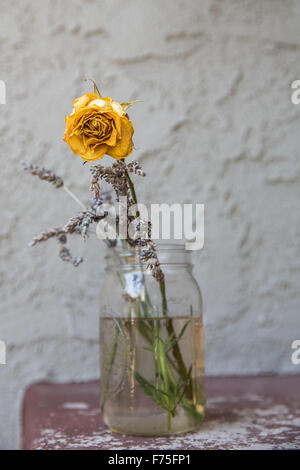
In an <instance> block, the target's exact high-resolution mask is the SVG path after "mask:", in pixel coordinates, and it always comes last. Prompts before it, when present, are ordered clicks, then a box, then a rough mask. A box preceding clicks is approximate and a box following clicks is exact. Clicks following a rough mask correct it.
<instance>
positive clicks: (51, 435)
mask: <svg viewBox="0 0 300 470" xmlns="http://www.w3.org/2000/svg"><path fill="white" fill-rule="evenodd" d="M207 396H208V400H207V416H206V419H205V421H204V423H203V425H202V427H201V428H200V429H199V430H198V431H197V432H194V433H188V434H185V435H182V436H174V437H157V438H145V437H142V438H139V437H131V436H123V435H120V434H116V433H112V432H111V431H109V430H108V429H107V428H106V426H105V424H104V423H103V421H102V418H101V413H100V411H99V385H98V383H96V382H90V383H80V384H78V383H77V384H59V385H58V384H48V383H38V384H35V385H32V386H31V387H30V388H29V389H28V390H27V392H26V394H25V398H24V409H23V448H24V449H99V450H102V449H113V450H120V449H135V450H138V449H178V450H181V449H182V450H183V449H186V450H189V449H300V406H299V405H300V375H298V376H281V377H277V376H274V377H223V378H221V377H218V378H208V379H207Z"/></svg>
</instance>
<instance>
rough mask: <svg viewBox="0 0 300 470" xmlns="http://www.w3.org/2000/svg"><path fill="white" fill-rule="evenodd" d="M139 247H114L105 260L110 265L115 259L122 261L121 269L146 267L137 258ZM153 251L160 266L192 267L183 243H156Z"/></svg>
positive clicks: (145, 263) (143, 262) (188, 253)
mask: <svg viewBox="0 0 300 470" xmlns="http://www.w3.org/2000/svg"><path fill="white" fill-rule="evenodd" d="M140 249H141V248H140V247H129V248H127V247H126V249H124V248H123V247H122V246H117V247H114V248H113V249H111V250H109V252H108V253H107V254H106V256H105V259H106V260H107V262H108V263H109V264H110V263H111V262H114V260H116V259H124V261H123V262H122V265H123V267H126V266H134V265H135V266H141V265H145V266H146V265H147V261H141V260H140V258H139V250H140ZM155 251H156V253H157V256H158V260H159V262H160V264H161V265H169V266H174V267H175V266H192V264H191V260H190V251H189V250H187V249H186V248H185V244H184V243H157V245H155Z"/></svg>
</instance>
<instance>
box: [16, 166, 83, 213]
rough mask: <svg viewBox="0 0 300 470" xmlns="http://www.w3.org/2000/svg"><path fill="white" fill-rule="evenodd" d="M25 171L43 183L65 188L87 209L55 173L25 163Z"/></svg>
mask: <svg viewBox="0 0 300 470" xmlns="http://www.w3.org/2000/svg"><path fill="white" fill-rule="evenodd" d="M22 165H23V166H24V170H25V171H28V172H29V173H31V174H32V175H34V176H38V177H39V178H40V179H41V180H43V181H49V182H50V183H53V184H54V185H55V186H56V188H63V189H64V191H65V192H66V193H67V194H68V195H69V196H70V197H71V198H72V199H73V200H74V201H75V202H76V203H77V204H78V205H79V206H80V207H81V208H82V209H85V205H84V204H83V203H82V202H81V201H80V199H78V197H77V196H76V195H75V194H74V193H73V192H72V191H71V190H70V189H69V188H68V187H67V186H66V185H65V183H64V181H63V179H62V178H61V177H60V176H57V175H56V174H55V173H54V172H53V171H51V170H46V169H45V168H40V167H39V166H37V165H32V164H31V163H27V162H25V161H23V162H22Z"/></svg>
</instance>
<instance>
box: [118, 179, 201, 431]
mask: <svg viewBox="0 0 300 470" xmlns="http://www.w3.org/2000/svg"><path fill="white" fill-rule="evenodd" d="M125 177H126V179H127V182H128V186H129V189H130V192H131V197H132V200H133V202H134V203H135V204H137V197H136V192H135V188H134V185H133V183H132V181H131V178H130V176H129V173H128V171H127V170H125ZM136 217H139V211H138V210H137V211H136ZM159 288H160V293H161V296H162V313H163V316H164V317H168V304H167V297H166V285H165V281H164V280H162V281H160V282H159ZM166 327H167V331H168V334H169V335H170V336H173V337H174V338H176V335H175V331H174V327H173V322H172V320H171V319H170V318H168V320H167V324H166ZM172 350H173V356H174V358H175V360H176V361H177V364H178V369H179V373H180V376H181V377H182V379H183V381H185V382H186V383H188V386H187V390H186V395H187V397H188V398H192V394H193V391H192V383H191V381H190V380H189V376H188V372H187V368H186V366H185V363H184V360H183V358H182V354H181V351H180V347H179V345H178V342H175V344H174V346H173V348H172ZM170 419H171V417H170V414H169V412H168V429H169V426H170Z"/></svg>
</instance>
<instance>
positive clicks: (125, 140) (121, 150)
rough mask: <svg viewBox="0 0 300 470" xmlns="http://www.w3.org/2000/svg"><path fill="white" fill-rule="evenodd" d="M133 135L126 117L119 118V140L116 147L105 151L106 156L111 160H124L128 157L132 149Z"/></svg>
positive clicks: (130, 123)
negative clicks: (111, 158)
mask: <svg viewBox="0 0 300 470" xmlns="http://www.w3.org/2000/svg"><path fill="white" fill-rule="evenodd" d="M133 133H134V129H133V125H132V122H131V121H130V120H129V119H127V118H126V117H125V118H121V138H120V140H119V142H118V143H117V145H116V146H114V147H109V148H108V150H107V151H106V153H107V155H110V156H111V157H113V158H125V157H127V156H128V155H130V154H131V152H132V148H133V142H132V136H133Z"/></svg>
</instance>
